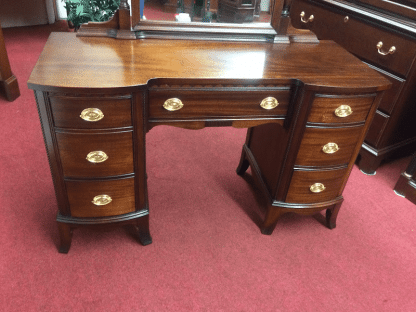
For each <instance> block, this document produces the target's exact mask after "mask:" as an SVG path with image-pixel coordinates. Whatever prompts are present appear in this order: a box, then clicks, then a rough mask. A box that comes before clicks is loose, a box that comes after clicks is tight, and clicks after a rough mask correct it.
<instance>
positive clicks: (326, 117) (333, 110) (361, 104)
mask: <svg viewBox="0 0 416 312" xmlns="http://www.w3.org/2000/svg"><path fill="white" fill-rule="evenodd" d="M373 101H374V96H368V97H364V96H363V97H324V96H319V95H317V96H316V97H315V99H314V101H313V104H312V108H311V112H310V114H309V118H308V122H317V123H350V122H362V121H365V120H366V118H367V115H368V112H369V111H370V108H371V104H373ZM345 106H348V107H349V108H350V110H351V114H349V115H347V116H345V117H342V114H341V117H340V116H339V113H338V112H339V110H341V109H342V108H345ZM341 113H342V110H341ZM337 115H338V116H337Z"/></svg>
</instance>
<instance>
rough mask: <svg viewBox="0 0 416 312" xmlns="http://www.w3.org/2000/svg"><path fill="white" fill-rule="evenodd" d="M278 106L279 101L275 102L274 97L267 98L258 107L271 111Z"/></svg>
mask: <svg viewBox="0 0 416 312" xmlns="http://www.w3.org/2000/svg"><path fill="white" fill-rule="evenodd" d="M278 105H279V101H278V100H276V99H275V98H274V97H271V96H269V97H267V98H265V99H264V100H263V101H261V103H260V106H261V107H263V108H264V109H273V108H275V107H277V106H278Z"/></svg>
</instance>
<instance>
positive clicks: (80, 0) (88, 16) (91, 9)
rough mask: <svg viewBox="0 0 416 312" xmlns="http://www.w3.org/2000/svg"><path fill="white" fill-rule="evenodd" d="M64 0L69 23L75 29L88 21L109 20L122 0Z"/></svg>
mask: <svg viewBox="0 0 416 312" xmlns="http://www.w3.org/2000/svg"><path fill="white" fill-rule="evenodd" d="M62 2H65V5H64V7H65V9H66V14H67V21H68V24H69V25H70V26H73V27H74V28H75V29H78V28H79V26H81V24H83V23H87V22H105V21H108V20H109V19H110V18H111V17H112V16H113V15H114V12H115V11H116V10H117V9H118V7H119V5H120V0H62ZM71 24H72V25H71Z"/></svg>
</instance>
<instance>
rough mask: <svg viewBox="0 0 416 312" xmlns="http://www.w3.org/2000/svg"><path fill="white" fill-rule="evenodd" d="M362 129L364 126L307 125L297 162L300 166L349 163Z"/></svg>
mask: <svg viewBox="0 0 416 312" xmlns="http://www.w3.org/2000/svg"><path fill="white" fill-rule="evenodd" d="M362 131H363V127H351V128H311V127H307V128H306V131H305V134H304V136H303V139H302V142H301V145H300V148H299V153H298V156H297V158H296V162H295V164H296V165H299V166H333V165H343V164H347V163H349V162H350V160H351V156H352V154H353V152H354V149H355V147H356V146H357V143H358V139H359V137H360V135H361V133H362Z"/></svg>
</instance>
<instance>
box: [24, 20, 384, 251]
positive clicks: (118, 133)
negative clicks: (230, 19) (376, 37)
mask: <svg viewBox="0 0 416 312" xmlns="http://www.w3.org/2000/svg"><path fill="white" fill-rule="evenodd" d="M133 20H134V19H133ZM119 29H121V28H119ZM96 33H97V32H96ZM108 33H111V32H108ZM119 33H122V32H119ZM125 34H126V33H125ZM302 38H303V37H302V36H300V37H299V36H298V37H297V36H287V39H288V41H287V42H286V43H281V42H279V43H274V42H273V41H271V42H270V40H265V41H264V42H238V41H235V42H229V41H215V40H213V41H212V40H211V41H208V40H200V41H198V40H163V39H139V40H117V39H114V38H102V37H83V36H81V35H79V36H76V35H75V34H72V33H53V34H51V36H50V38H49V39H48V42H47V43H46V45H45V48H44V50H43V52H42V54H41V56H40V58H39V61H38V63H37V64H36V66H35V68H34V70H33V72H32V74H31V76H30V79H29V81H28V85H29V87H30V88H32V89H33V90H34V91H35V97H36V101H37V105H38V109H39V116H40V119H41V124H42V129H43V135H44V138H45V144H46V149H47V153H48V157H49V162H50V168H51V172H52V177H53V182H54V187H55V192H56V197H57V202H58V208H59V212H58V216H57V221H58V226H59V231H60V238H61V244H60V248H59V251H60V252H68V250H69V247H70V244H71V236H72V229H73V228H76V227H79V226H89V225H91V226H96V225H110V224H117V225H121V224H132V225H133V226H134V227H135V228H136V230H137V234H138V238H139V240H140V241H141V243H142V244H143V245H146V244H149V243H151V236H150V233H149V202H148V198H147V185H146V179H147V176H146V133H147V132H148V131H149V130H151V129H152V128H153V127H155V126H158V125H170V126H176V127H183V128H188V129H201V128H204V127H229V126H232V127H239V128H248V132H247V139H246V142H245V144H244V146H243V149H242V156H241V161H240V163H239V164H238V166H237V173H238V174H240V175H243V174H244V172H245V171H246V170H247V168H248V167H249V166H250V167H251V169H252V174H253V176H254V178H255V180H256V181H257V184H258V186H259V188H260V189H261V191H262V194H263V196H265V198H266V199H267V202H268V207H267V215H266V217H265V220H264V223H263V226H262V229H261V232H262V233H263V234H271V233H272V232H273V229H274V227H275V226H276V223H277V221H278V218H279V217H280V216H281V215H282V214H283V213H286V212H295V213H299V214H305V215H310V214H314V213H317V212H319V211H321V210H324V209H326V219H327V226H328V227H329V228H334V227H335V225H336V217H337V214H338V211H339V209H340V206H341V203H342V201H343V197H342V192H343V189H344V187H345V184H346V183H347V180H348V176H349V174H350V171H351V169H352V166H353V165H354V161H355V159H356V157H357V155H358V153H359V150H360V148H361V144H362V142H363V140H364V136H365V134H366V132H367V129H368V127H369V125H370V123H371V120H372V119H373V116H374V114H375V111H376V109H377V106H378V104H379V102H380V100H381V98H382V95H383V93H384V90H387V89H388V88H389V87H390V83H389V81H388V80H386V79H385V78H383V77H382V76H381V75H379V74H378V73H377V72H376V71H374V70H373V69H371V68H369V67H368V66H367V65H365V64H364V63H362V62H361V61H360V60H359V59H357V58H356V57H354V56H353V55H351V54H350V53H348V52H346V51H345V50H344V49H342V48H341V47H340V46H339V45H337V44H335V43H333V42H330V41H321V42H312V43H305V42H302V41H304V40H303V39H302ZM299 41H300V42H299ZM80 51H82V53H80ZM207 156H208V155H207ZM236 165H237V164H236ZM166 187H168V185H167V186H166ZM160 196H163V194H161V195H160ZM166 200H167V201H168V198H167V199H166ZM350 200H354V199H353V198H351V199H350ZM196 202H197V201H196ZM150 204H151V203H150Z"/></svg>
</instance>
